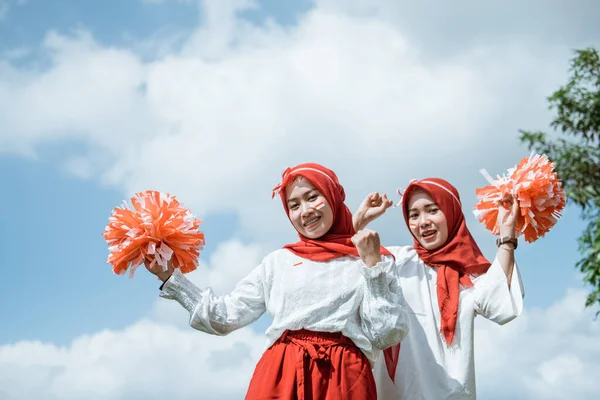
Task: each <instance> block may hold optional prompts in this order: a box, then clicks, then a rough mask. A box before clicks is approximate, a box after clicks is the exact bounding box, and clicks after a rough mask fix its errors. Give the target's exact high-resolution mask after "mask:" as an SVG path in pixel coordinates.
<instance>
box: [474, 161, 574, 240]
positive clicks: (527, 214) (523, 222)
mask: <svg viewBox="0 0 600 400" xmlns="http://www.w3.org/2000/svg"><path fill="white" fill-rule="evenodd" d="M481 173H482V174H483V175H484V176H485V177H486V179H487V180H488V181H489V182H490V183H491V186H486V187H483V188H480V189H477V190H476V194H477V199H478V201H479V203H478V204H476V205H475V210H474V211H473V213H474V214H475V216H476V217H477V218H478V219H479V221H480V222H482V223H483V224H484V225H485V227H486V228H487V229H488V230H490V231H492V233H494V234H498V232H499V228H498V225H497V218H498V207H500V202H501V201H502V199H504V198H505V197H506V196H507V195H509V194H510V195H513V196H514V197H515V198H516V199H517V201H518V202H519V207H520V209H521V213H520V215H519V216H518V219H517V225H516V231H517V232H518V234H521V233H522V234H523V235H524V236H525V241H527V242H529V243H531V242H534V241H535V240H537V239H539V238H540V237H542V236H544V235H545V234H546V232H548V231H549V230H550V228H552V227H553V226H554V224H556V222H557V218H560V216H561V214H560V211H561V210H562V209H563V208H564V207H565V204H566V196H565V192H564V191H563V188H562V185H561V181H560V179H559V178H558V175H557V174H556V172H554V163H552V162H550V160H549V159H548V157H546V156H545V155H539V154H535V155H531V156H530V157H526V158H524V159H522V160H521V162H520V163H519V165H518V166H516V167H515V168H511V169H509V170H508V173H507V175H505V176H502V177H498V178H497V179H493V178H492V177H490V176H489V175H488V173H487V172H486V171H485V170H481Z"/></svg>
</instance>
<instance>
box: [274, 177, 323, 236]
mask: <svg viewBox="0 0 600 400" xmlns="http://www.w3.org/2000/svg"><path fill="white" fill-rule="evenodd" d="M285 199H286V203H287V207H288V215H289V217H290V221H292V225H294V228H296V230H297V231H298V233H300V234H301V235H303V236H305V237H307V238H309V239H317V238H320V237H321V236H323V235H325V234H326V233H327V232H329V229H331V226H332V225H333V210H332V209H331V206H330V205H329V203H328V202H327V200H326V199H325V196H323V194H321V192H319V191H318V190H317V189H316V188H315V187H314V186H313V185H312V183H310V182H309V181H308V179H305V178H302V177H298V178H296V179H295V180H294V181H293V182H292V183H290V184H289V185H288V186H287V187H286V188H285Z"/></svg>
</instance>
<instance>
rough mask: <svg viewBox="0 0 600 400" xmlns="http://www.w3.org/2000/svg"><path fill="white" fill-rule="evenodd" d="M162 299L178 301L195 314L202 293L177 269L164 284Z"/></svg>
mask: <svg viewBox="0 0 600 400" xmlns="http://www.w3.org/2000/svg"><path fill="white" fill-rule="evenodd" d="M160 297H163V298H165V299H171V300H176V301H177V302H178V303H179V304H181V305H182V306H183V307H184V308H185V309H186V310H188V311H189V312H193V311H194V309H195V307H196V305H197V304H198V302H199V301H200V299H201V298H202V293H201V291H200V289H199V288H197V287H196V286H195V285H194V284H193V283H192V282H190V280H189V279H187V278H186V277H185V276H183V274H182V273H181V271H180V270H179V269H175V270H174V271H173V274H172V275H171V276H170V277H169V279H167V280H166V281H165V282H164V283H163V285H162V290H161V292H160Z"/></svg>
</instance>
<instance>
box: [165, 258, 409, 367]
mask: <svg viewBox="0 0 600 400" xmlns="http://www.w3.org/2000/svg"><path fill="white" fill-rule="evenodd" d="M297 263H301V264H299V265H295V264H297ZM394 266H395V264H394V261H393V259H392V257H390V256H386V257H384V260H383V261H382V262H380V263H379V264H377V265H375V266H374V267H372V268H367V267H366V266H365V264H364V263H363V262H362V260H361V259H360V258H356V257H343V258H338V259H335V260H332V261H327V262H315V261H310V260H307V259H303V258H300V257H298V256H296V255H294V254H293V253H291V252H290V251H289V250H285V249H281V250H277V251H274V252H273V253H271V254H269V255H268V256H267V257H265V259H264V260H263V261H262V263H261V264H260V265H259V266H258V267H256V268H255V269H254V270H253V271H252V272H251V273H250V274H249V275H248V276H247V277H246V278H244V279H243V280H242V281H240V283H238V285H237V286H236V288H235V289H234V290H233V292H231V293H230V294H228V295H226V296H215V295H214V294H213V293H212V290H211V289H210V288H207V289H203V290H201V289H199V288H197V287H196V286H194V285H193V284H192V283H191V282H190V281H189V280H188V279H187V278H186V277H185V276H183V274H181V272H179V270H175V273H174V274H173V275H172V276H171V278H169V279H168V280H167V282H166V283H165V285H164V287H163V290H162V292H161V296H162V297H165V298H169V299H174V300H177V301H178V302H179V303H180V304H181V305H183V306H184V307H185V308H186V309H187V310H188V311H189V312H190V325H191V326H192V327H193V328H195V329H198V330H200V331H203V332H206V333H210V334H213V335H227V334H228V333H230V332H232V331H234V330H235V329H239V328H241V327H243V326H246V325H248V324H250V323H251V322H253V321H255V320H256V319H258V318H259V317H260V316H261V315H262V314H263V313H264V312H265V311H266V312H268V313H269V315H270V316H271V317H272V318H273V323H272V324H271V326H270V327H269V328H268V329H267V331H266V336H267V343H266V348H268V347H269V346H271V345H272V344H273V343H274V342H275V341H276V340H277V339H278V338H279V337H280V336H281V334H282V333H283V332H284V331H285V330H286V329H289V330H298V329H308V330H311V331H318V332H341V333H342V334H343V335H344V336H346V337H347V338H349V339H351V340H352V341H353V342H354V343H355V344H356V345H357V346H358V347H359V348H360V349H361V350H362V351H363V353H364V354H365V355H366V356H367V358H368V359H369V361H370V362H371V364H373V363H374V361H375V359H376V358H377V356H378V355H380V354H381V352H380V351H378V350H380V349H384V348H387V347H390V346H391V345H393V344H396V343H399V342H400V341H401V340H402V339H403V338H404V337H405V336H406V332H407V325H408V317H407V312H406V311H405V309H404V307H405V303H404V301H403V299H402V295H401V292H399V291H397V290H390V283H391V282H393V281H394V279H395V278H394V276H393V275H390V274H393V271H394V270H395V268H394Z"/></svg>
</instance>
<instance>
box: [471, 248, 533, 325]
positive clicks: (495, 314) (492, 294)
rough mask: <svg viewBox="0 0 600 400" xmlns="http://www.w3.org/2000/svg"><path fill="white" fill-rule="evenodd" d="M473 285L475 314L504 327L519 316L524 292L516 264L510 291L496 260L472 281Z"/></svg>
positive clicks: (504, 275)
mask: <svg viewBox="0 0 600 400" xmlns="http://www.w3.org/2000/svg"><path fill="white" fill-rule="evenodd" d="M473 285H474V287H475V290H476V299H475V312H476V313H477V314H480V315H481V316H483V317H485V318H487V319H489V320H491V321H494V322H496V323H497V324H499V325H504V324H506V323H508V322H510V321H512V320H513V319H515V318H516V317H518V316H519V315H521V312H522V311H523V298H524V297H525V292H524V290H523V282H522V280H521V273H520V272H519V268H518V266H517V263H516V262H515V265H514V269H513V273H512V280H511V282H510V289H509V287H508V281H507V278H506V274H505V273H504V270H503V269H502V266H501V265H500V261H498V258H496V259H495V260H494V262H493V263H492V265H491V266H490V269H489V270H488V271H487V272H486V273H485V274H483V275H482V276H480V277H478V278H476V279H475V280H474V282H473Z"/></svg>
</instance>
